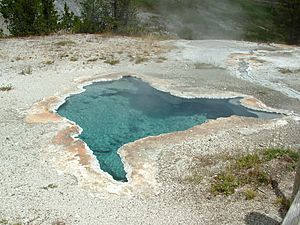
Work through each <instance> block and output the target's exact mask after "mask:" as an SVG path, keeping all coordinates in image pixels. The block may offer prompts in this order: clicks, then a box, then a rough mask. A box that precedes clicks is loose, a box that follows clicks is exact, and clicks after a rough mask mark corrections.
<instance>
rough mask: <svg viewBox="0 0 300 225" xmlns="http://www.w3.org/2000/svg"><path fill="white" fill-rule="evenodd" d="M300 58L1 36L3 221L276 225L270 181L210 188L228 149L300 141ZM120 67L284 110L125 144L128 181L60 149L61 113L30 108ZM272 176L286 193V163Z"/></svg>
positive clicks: (189, 91)
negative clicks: (221, 191) (247, 194)
mask: <svg viewBox="0 0 300 225" xmlns="http://www.w3.org/2000/svg"><path fill="white" fill-rule="evenodd" d="M299 59H300V48H299V47H293V46H284V45H266V44H258V43H248V42H237V41H213V40H210V41H177V40H171V41H170V40H157V39H156V38H154V37H144V38H128V37H110V36H100V35H62V36H47V37H32V38H30V37H29V38H18V39H14V38H11V39H1V40H0V88H1V90H2V91H0V104H1V108H0V115H1V117H0V118H1V119H0V125H1V129H0V150H1V151H0V161H1V163H0V174H1V179H0V201H1V205H0V224H1V223H2V224H7V223H10V224H17V223H21V224H278V223H279V222H280V221H281V219H282V218H281V214H280V213H279V211H278V210H279V206H278V205H276V204H275V202H276V201H277V198H278V196H276V194H275V193H274V190H273V189H272V188H271V186H270V185H267V186H264V187H262V188H260V190H259V191H258V196H257V197H256V198H255V199H253V200H249V201H246V200H245V198H244V196H243V195H242V194H241V193H242V192H241V191H240V190H237V191H236V193H235V194H234V195H231V196H229V197H225V196H222V195H217V196H214V195H212V194H211V193H210V191H209V189H210V183H209V179H210V177H213V176H214V174H215V173H218V172H219V171H220V170H222V169H224V165H223V164H226V158H224V155H225V156H233V157H234V156H236V155H240V154H242V153H249V152H253V151H255V150H256V149H264V148H266V147H273V146H275V147H284V148H292V149H295V150H297V149H299V148H300V140H299V133H300V126H299V117H298V114H299V113H300V79H299V75H300V63H299V62H300V60H299ZM122 75H135V76H137V77H141V78H143V79H144V80H146V81H148V82H149V83H151V84H152V85H153V86H155V87H156V88H159V89H161V90H165V91H170V92H171V93H173V94H176V95H180V96H187V97H193V96H194V97H195V96H198V97H222V98H224V97H232V96H254V97H256V98H257V99H259V100H261V101H262V102H263V103H265V104H266V105H267V107H266V109H268V110H273V109H276V111H280V112H285V113H286V114H287V116H283V117H282V118H278V119H273V120H258V119H249V118H248V119H247V118H238V117H231V118H222V119H218V120H216V121H210V122H208V123H206V124H204V125H201V126H196V127H194V128H192V129H190V130H188V131H184V132H177V133H173V134H167V135H161V136H159V137H150V138H145V139H143V140H140V141H136V142H135V143H130V144H128V145H126V146H124V147H123V148H122V149H121V154H122V156H123V158H124V159H125V163H126V166H127V170H128V171H129V176H131V177H130V179H129V180H130V182H129V183H128V184H118V183H117V182H114V181H112V180H111V179H110V178H109V176H107V175H105V174H103V173H102V172H101V171H99V169H98V168H95V165H93V164H92V163H90V164H86V163H83V162H82V161H80V160H81V159H82V158H80V157H81V155H80V154H75V153H74V152H72V151H68V150H67V149H68V148H67V147H66V144H65V143H64V141H62V140H65V139H66V140H68V141H70V140H69V138H68V137H69V136H68V135H69V133H68V132H67V133H60V132H61V131H64V129H66V128H68V127H70V126H72V125H70V124H69V123H68V122H67V121H65V120H58V121H55V119H54V120H53V118H54V117H52V116H53V114H51V115H50V114H49V116H50V117H51V119H49V120H47V119H46V120H43V121H41V120H40V121H38V120H36V121H33V120H28V115H29V114H32V112H33V111H34V110H33V109H34V103H37V102H40V101H42V100H43V99H44V98H45V99H44V101H46V102H47V101H48V100H47V97H50V96H56V97H57V98H58V99H59V98H61V97H62V96H65V95H66V94H68V93H71V92H74V91H76V90H78V89H77V87H78V86H80V85H82V84H84V81H87V80H94V79H97V80H101V79H115V78H117V77H120V76H122ZM10 89H11V90H10ZM49 109H51V107H50V108H49ZM45 115H48V114H45ZM44 119H45V118H44ZM73 133H74V131H73ZM72 141H74V140H73V139H71V145H72ZM68 144H69V145H70V143H68ZM73 147H74V146H73ZM209 160H212V163H207V162H208V161H209ZM195 166H197V168H198V169H199V168H201V169H200V170H201V171H202V168H203V171H205V174H202V175H203V176H206V177H205V179H204V180H203V181H201V182H200V183H199V184H197V185H195V184H193V183H190V182H188V180H189V179H187V178H188V177H190V176H191V174H192V172H193V168H195ZM203 171H202V172H203ZM203 173H204V172H203ZM273 176H275V177H276V180H277V181H278V182H279V188H280V190H281V191H282V192H283V193H284V194H285V195H286V196H289V195H290V194H291V191H292V183H293V176H294V173H293V171H289V172H287V173H286V174H282V173H278V174H277V175H276V174H273Z"/></svg>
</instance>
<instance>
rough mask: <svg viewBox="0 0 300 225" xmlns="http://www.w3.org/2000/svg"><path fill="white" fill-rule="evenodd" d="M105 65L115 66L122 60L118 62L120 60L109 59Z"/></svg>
mask: <svg viewBox="0 0 300 225" xmlns="http://www.w3.org/2000/svg"><path fill="white" fill-rule="evenodd" d="M104 63H107V64H110V65H112V66H114V65H116V64H118V63H120V60H118V59H107V60H105V61H104Z"/></svg>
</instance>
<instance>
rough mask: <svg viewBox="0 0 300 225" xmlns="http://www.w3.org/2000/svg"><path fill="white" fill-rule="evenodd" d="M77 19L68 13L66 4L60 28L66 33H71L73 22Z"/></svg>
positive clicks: (71, 13)
mask: <svg viewBox="0 0 300 225" xmlns="http://www.w3.org/2000/svg"><path fill="white" fill-rule="evenodd" d="M76 20H78V18H77V17H76V16H75V15H74V13H73V12H71V11H70V9H69V7H68V5H67V3H66V2H65V5H64V12H63V15H62V18H61V22H60V28H61V29H63V30H66V31H72V30H73V29H74V26H75V22H76Z"/></svg>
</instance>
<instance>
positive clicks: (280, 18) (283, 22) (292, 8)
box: [274, 0, 300, 44]
mask: <svg viewBox="0 0 300 225" xmlns="http://www.w3.org/2000/svg"><path fill="white" fill-rule="evenodd" d="M274 18H275V23H276V25H277V27H278V32H280V33H282V34H283V35H284V37H285V41H286V42H287V43H289V44H299V43H300V0H279V1H278V4H277V5H276V7H275V12H274Z"/></svg>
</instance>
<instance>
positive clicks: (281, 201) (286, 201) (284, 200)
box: [274, 197, 292, 212]
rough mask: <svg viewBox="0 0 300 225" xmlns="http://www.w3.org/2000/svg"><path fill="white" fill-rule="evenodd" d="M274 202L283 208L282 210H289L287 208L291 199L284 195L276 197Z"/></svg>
mask: <svg viewBox="0 0 300 225" xmlns="http://www.w3.org/2000/svg"><path fill="white" fill-rule="evenodd" d="M274 203H275V205H278V206H280V208H281V209H283V210H284V211H286V212H287V211H288V210H289V208H290V207H291V204H292V201H291V200H290V199H287V198H285V197H278V198H277V199H276V200H275V202H274Z"/></svg>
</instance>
